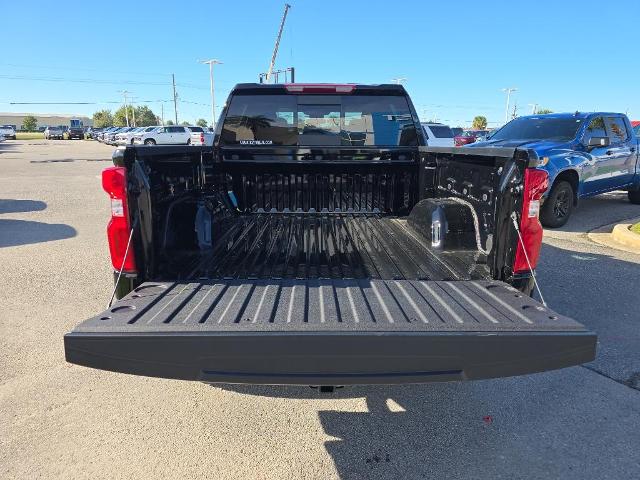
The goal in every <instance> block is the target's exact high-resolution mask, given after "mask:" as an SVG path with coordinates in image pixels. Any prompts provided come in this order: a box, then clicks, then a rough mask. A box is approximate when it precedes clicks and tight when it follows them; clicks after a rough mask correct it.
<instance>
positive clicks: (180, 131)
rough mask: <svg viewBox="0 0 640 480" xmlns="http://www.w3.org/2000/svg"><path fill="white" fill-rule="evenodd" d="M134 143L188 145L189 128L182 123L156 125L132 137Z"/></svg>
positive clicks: (189, 138) (189, 139) (189, 141)
mask: <svg viewBox="0 0 640 480" xmlns="http://www.w3.org/2000/svg"><path fill="white" fill-rule="evenodd" d="M133 143H134V144H138V145H140V144H144V145H189V144H190V143H191V130H189V129H188V128H187V127H185V126H183V125H169V126H166V127H156V128H154V129H153V130H151V131H150V132H143V133H140V134H138V135H135V136H134V137H133Z"/></svg>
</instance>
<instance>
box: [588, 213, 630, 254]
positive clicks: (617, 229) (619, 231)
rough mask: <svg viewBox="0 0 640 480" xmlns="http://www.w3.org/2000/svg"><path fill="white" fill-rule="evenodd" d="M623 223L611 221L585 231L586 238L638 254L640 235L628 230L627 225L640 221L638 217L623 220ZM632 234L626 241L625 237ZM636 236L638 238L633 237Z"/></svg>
mask: <svg viewBox="0 0 640 480" xmlns="http://www.w3.org/2000/svg"><path fill="white" fill-rule="evenodd" d="M623 222H624V223H611V224H609V225H604V226H602V227H599V228H596V229H593V230H591V231H590V232H587V238H588V239H589V240H591V241H593V242H594V243H597V244H599V245H603V246H605V247H609V248H614V249H616V250H622V251H624V252H628V253H635V254H640V235H637V234H635V233H633V232H631V231H630V230H629V227H630V226H631V225H633V224H635V223H638V222H640V217H638V218H629V219H626V220H623ZM630 235H633V237H631V239H630V240H629V241H630V242H631V243H627V241H626V240H627V239H628V238H629V236H630ZM635 237H638V238H635Z"/></svg>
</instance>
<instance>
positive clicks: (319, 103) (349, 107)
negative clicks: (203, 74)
mask: <svg viewBox="0 0 640 480" xmlns="http://www.w3.org/2000/svg"><path fill="white" fill-rule="evenodd" d="M221 141H222V143H223V144H225V145H274V146H278V145H279V146H413V145H417V135H416V130H415V125H414V122H413V119H412V116H411V112H410V110H409V105H408V102H407V99H406V98H405V97H403V96H392V95H388V96H385V95H380V96H375V95H370V96H369V95H353V96H352V95H288V94H277V95H235V96H234V97H232V99H231V102H230V104H229V108H228V111H227V115H226V118H225V120H224V125H223V128H222V135H221Z"/></svg>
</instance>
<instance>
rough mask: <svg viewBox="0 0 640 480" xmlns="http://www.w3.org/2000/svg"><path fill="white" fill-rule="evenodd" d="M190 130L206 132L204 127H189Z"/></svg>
mask: <svg viewBox="0 0 640 480" xmlns="http://www.w3.org/2000/svg"><path fill="white" fill-rule="evenodd" d="M187 128H188V129H189V130H191V131H192V132H198V133H200V132H204V130H203V129H202V127H187Z"/></svg>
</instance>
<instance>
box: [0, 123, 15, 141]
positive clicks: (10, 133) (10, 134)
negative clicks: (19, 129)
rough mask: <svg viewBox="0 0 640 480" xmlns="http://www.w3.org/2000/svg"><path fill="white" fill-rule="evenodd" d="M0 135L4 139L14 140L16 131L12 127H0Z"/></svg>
mask: <svg viewBox="0 0 640 480" xmlns="http://www.w3.org/2000/svg"><path fill="white" fill-rule="evenodd" d="M0 135H2V136H3V137H4V138H10V139H11V140H15V139H16V130H15V128H13V126H12V125H0Z"/></svg>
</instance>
